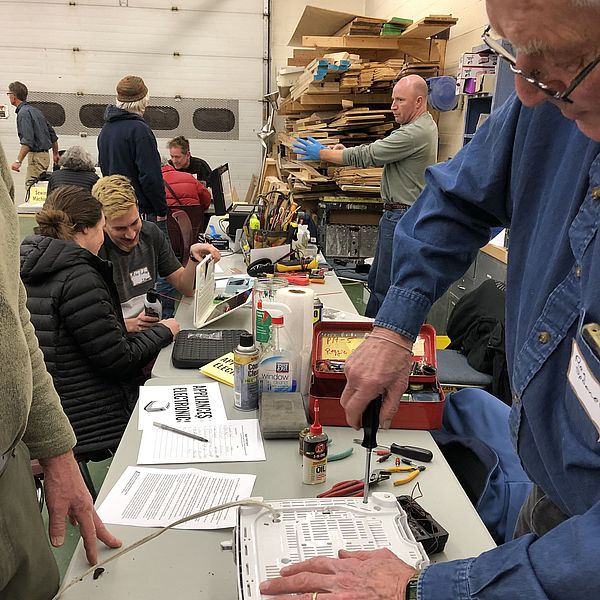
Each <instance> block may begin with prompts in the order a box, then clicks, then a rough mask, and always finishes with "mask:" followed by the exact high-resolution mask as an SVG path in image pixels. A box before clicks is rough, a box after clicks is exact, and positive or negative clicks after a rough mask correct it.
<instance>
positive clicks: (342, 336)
mask: <svg viewBox="0 0 600 600" xmlns="http://www.w3.org/2000/svg"><path fill="white" fill-rule="evenodd" d="M365 334H366V332H355V331H352V332H345V333H344V332H339V333H323V334H322V335H321V359H322V360H346V359H347V358H348V357H349V356H350V354H352V352H354V351H355V350H356V349H357V348H358V347H359V346H360V345H361V344H362V343H363V342H364V341H365Z"/></svg>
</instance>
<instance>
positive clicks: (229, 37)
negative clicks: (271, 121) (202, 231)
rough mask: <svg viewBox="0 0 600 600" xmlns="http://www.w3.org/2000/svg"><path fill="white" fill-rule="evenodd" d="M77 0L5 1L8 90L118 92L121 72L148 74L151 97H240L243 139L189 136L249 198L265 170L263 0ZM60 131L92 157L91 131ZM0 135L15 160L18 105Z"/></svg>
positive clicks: (0, 19)
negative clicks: (226, 166) (83, 134)
mask: <svg viewBox="0 0 600 600" xmlns="http://www.w3.org/2000/svg"><path fill="white" fill-rule="evenodd" d="M73 4H74V6H69V3H68V2H66V1H65V2H48V1H44V0H38V1H29V2H19V1H18V0H14V1H10V0H8V1H6V0H4V1H3V2H2V3H1V4H0V6H2V15H1V16H0V36H1V37H2V46H3V50H2V61H1V62H2V67H1V69H0V72H1V77H0V80H1V81H2V83H0V85H2V86H4V87H3V88H2V90H5V89H6V86H7V85H8V83H9V82H11V81H14V80H19V81H23V82H24V83H25V84H26V85H27V86H28V87H29V89H30V90H31V91H37V92H57V93H64V92H68V93H71V94H75V93H78V92H80V93H84V94H111V95H112V94H114V90H115V85H116V83H117V81H118V80H119V79H120V78H121V77H123V75H126V74H136V75H141V76H142V77H143V78H144V80H145V82H146V84H147V86H148V88H149V90H150V98H151V99H152V97H155V98H156V97H158V96H163V97H167V98H172V99H174V98H175V96H176V95H179V96H182V97H185V98H233V99H236V100H239V119H238V121H239V124H240V137H239V140H235V141H226V140H222V139H221V140H216V139H201V135H200V134H198V139H192V140H191V144H192V151H193V153H194V154H196V155H198V156H202V157H203V158H206V160H207V161H208V162H209V164H210V165H211V166H212V167H213V168H214V167H216V166H218V165H219V164H222V163H223V162H229V163H230V168H231V173H232V179H233V180H234V183H235V184H236V186H237V189H238V193H239V194H240V195H241V196H242V197H243V196H244V194H245V192H246V188H247V186H248V182H249V180H250V178H251V176H252V174H253V173H257V172H258V171H259V169H260V159H261V150H260V143H259V141H258V139H257V137H256V132H257V131H258V130H260V127H261V125H262V95H263V72H264V71H263V64H264V63H263V59H264V45H263V41H264V35H263V32H264V21H263V4H264V2H263V0H176V1H175V0H77V2H74V3H73ZM173 6H177V8H178V10H172V7H173ZM32 24H35V26H33V29H32ZM73 48H79V51H78V52H75V51H73ZM174 53H178V54H179V55H178V56H175V55H174ZM32 99H33V98H32ZM5 101H6V100H5V97H3V99H0V102H5ZM58 133H59V137H60V145H61V148H66V147H68V146H69V145H72V144H74V143H79V144H81V145H84V146H85V147H86V149H88V150H89V151H91V152H92V153H93V156H94V157H95V156H96V148H95V145H96V139H95V136H89V137H87V138H84V139H82V138H80V137H79V136H78V135H61V133H60V131H58ZM173 135H176V132H157V136H159V140H158V141H159V146H160V150H161V152H163V153H165V152H166V150H165V144H166V141H167V139H168V138H171V137H173ZM160 136H162V137H160ZM190 137H192V136H190ZM0 140H1V141H2V144H3V146H4V148H5V150H6V152H7V155H8V158H9V160H11V161H12V160H14V158H15V157H16V155H17V151H18V139H17V136H16V124H15V116H14V110H13V109H12V108H11V116H10V119H8V120H0ZM23 171H24V169H23ZM15 182H16V184H17V188H18V189H19V190H20V191H22V189H23V187H24V176H23V175H21V174H19V175H17V176H16V177H15Z"/></svg>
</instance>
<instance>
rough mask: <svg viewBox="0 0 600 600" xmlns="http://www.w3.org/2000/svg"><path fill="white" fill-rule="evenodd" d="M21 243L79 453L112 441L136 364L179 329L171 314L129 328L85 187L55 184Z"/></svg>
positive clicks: (134, 386)
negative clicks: (103, 256) (101, 252)
mask: <svg viewBox="0 0 600 600" xmlns="http://www.w3.org/2000/svg"><path fill="white" fill-rule="evenodd" d="M36 220H37V222H38V224H39V227H37V228H36V229H35V232H36V234H37V235H32V236H29V237H27V238H25V239H24V240H23V242H22V244H21V278H22V280H23V283H24V284H25V287H26V288H27V296H28V300H27V308H28V309H29V311H30V312H31V321H32V323H33V325H34V327H35V330H36V335H37V338H38V340H39V343H40V347H41V349H42V351H43V353H44V359H45V361H46V366H47V368H48V371H49V372H50V374H51V375H52V378H53V380H54V385H55V387H56V390H57V392H58V394H59V396H60V399H61V402H62V405H63V408H64V410H65V412H66V413H67V415H68V417H69V419H70V421H71V424H72V425H73V429H74V430H75V434H76V436H77V446H76V447H75V454H76V456H78V457H94V456H96V457H97V456H98V455H101V452H100V451H106V450H110V451H112V450H114V449H116V447H117V445H118V444H119V441H120V439H121V436H122V435H123V431H124V430H125V426H126V425H127V421H128V419H129V416H130V414H131V410H132V408H133V406H134V404H135V401H136V400H137V397H138V387H139V385H140V383H142V382H143V377H142V367H143V366H144V365H146V364H147V363H148V362H149V361H150V360H152V359H153V358H154V357H156V355H157V354H158V352H159V351H160V349H161V348H162V347H163V346H167V345H168V344H170V343H171V341H172V340H173V337H174V336H175V335H177V333H178V331H179V325H178V324H177V322H176V321H175V319H166V320H164V321H160V322H159V323H157V324H156V325H154V326H153V327H151V328H149V329H147V330H144V331H142V332H140V333H136V334H131V335H130V334H128V333H127V330H126V329H125V323H124V321H123V315H122V313H121V307H120V302H119V297H118V294H117V289H116V287H115V284H114V282H113V277H112V265H111V264H110V263H109V262H106V261H104V260H102V259H101V258H98V256H97V254H98V250H99V249H100V246H101V245H102V243H103V241H104V231H103V227H104V215H103V214H102V207H101V204H100V202H98V201H97V200H96V199H95V198H94V197H93V196H92V195H91V194H90V192H89V191H88V190H85V189H83V188H81V187H75V186H65V187H60V188H58V189H57V190H55V191H54V192H53V193H52V194H50V195H49V197H48V199H47V200H46V203H45V204H44V207H43V209H42V210H41V211H40V212H39V213H38V214H37V215H36Z"/></svg>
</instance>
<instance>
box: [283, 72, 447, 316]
mask: <svg viewBox="0 0 600 600" xmlns="http://www.w3.org/2000/svg"><path fill="white" fill-rule="evenodd" d="M391 109H392V113H393V114H394V118H395V120H396V123H399V124H400V127H399V128H398V129H396V130H394V131H393V132H392V133H391V134H390V135H389V136H387V137H385V138H383V139H381V140H377V141H376V142H373V143H372V144H364V145H362V146H357V147H355V148H345V147H344V146H343V145H342V144H336V145H335V146H330V147H328V148H326V147H325V146H323V145H322V144H320V143H319V142H317V141H316V140H313V139H312V138H307V139H302V138H298V139H297V140H296V143H295V144H294V150H295V151H296V153H297V154H298V155H299V156H300V160H323V161H327V162H331V163H334V164H337V165H351V166H354V167H359V168H368V167H383V175H382V177H381V198H382V200H383V209H384V212H383V216H382V217H381V221H380V222H379V233H378V239H377V248H376V250H375V256H374V258H373V264H372V266H371V270H370V272H369V289H370V290H371V296H370V298H369V302H368V304H367V308H366V312H365V314H366V315H367V316H370V317H374V316H375V315H376V314H377V311H378V310H379V306H380V305H381V303H382V302H383V299H384V298H385V295H386V293H387V291H388V288H389V287H390V272H391V264H392V239H393V236H394V229H395V227H396V223H398V221H399V220H400V218H401V217H402V215H404V213H405V212H406V211H407V210H408V209H409V208H410V207H411V205H412V204H413V203H414V202H415V200H416V199H417V198H418V196H419V194H420V193H421V191H422V190H423V187H424V185H425V181H424V174H425V169H426V168H427V167H428V166H429V165H432V164H434V163H435V162H436V158H437V143H438V131H437V126H436V124H435V121H434V120H433V119H432V117H431V115H430V114H429V113H428V112H427V84H426V83H425V80H424V79H423V78H422V77H419V76H418V75H408V76H406V77H403V78H402V79H400V80H399V81H398V83H396V85H395V86H394V89H393V91H392V106H391Z"/></svg>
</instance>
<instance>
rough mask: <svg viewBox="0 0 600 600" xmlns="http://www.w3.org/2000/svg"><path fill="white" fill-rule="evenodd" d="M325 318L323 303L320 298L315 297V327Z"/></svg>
mask: <svg viewBox="0 0 600 600" xmlns="http://www.w3.org/2000/svg"><path fill="white" fill-rule="evenodd" d="M322 318H323V303H322V302H321V299H320V298H319V296H315V300H314V303H313V325H315V324H316V323H318V322H319V321H320V320H321V319H322Z"/></svg>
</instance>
